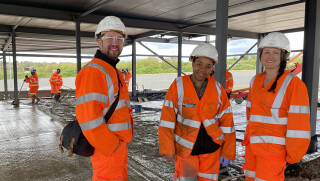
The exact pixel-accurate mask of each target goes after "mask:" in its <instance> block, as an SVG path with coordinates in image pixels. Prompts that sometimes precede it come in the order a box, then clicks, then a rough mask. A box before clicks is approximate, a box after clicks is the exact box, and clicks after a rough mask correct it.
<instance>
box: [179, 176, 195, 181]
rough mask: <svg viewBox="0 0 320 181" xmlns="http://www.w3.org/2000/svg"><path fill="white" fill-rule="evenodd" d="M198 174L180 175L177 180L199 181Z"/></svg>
mask: <svg viewBox="0 0 320 181" xmlns="http://www.w3.org/2000/svg"><path fill="white" fill-rule="evenodd" d="M197 178H198V177H197V176H195V177H178V178H177V179H176V181H197Z"/></svg>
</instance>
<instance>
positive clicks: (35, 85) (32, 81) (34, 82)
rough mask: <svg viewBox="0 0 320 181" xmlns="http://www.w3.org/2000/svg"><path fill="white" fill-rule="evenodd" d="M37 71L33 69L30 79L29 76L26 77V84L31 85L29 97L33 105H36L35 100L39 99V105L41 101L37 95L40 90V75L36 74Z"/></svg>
mask: <svg viewBox="0 0 320 181" xmlns="http://www.w3.org/2000/svg"><path fill="white" fill-rule="evenodd" d="M36 71H37V70H36V69H34V68H32V69H31V77H28V75H26V76H25V79H24V81H25V82H26V83H29V97H30V98H31V100H32V104H34V103H35V99H37V102H36V103H38V102H39V101H40V98H39V97H37V96H36V93H37V91H38V89H39V78H38V75H37V74H36Z"/></svg>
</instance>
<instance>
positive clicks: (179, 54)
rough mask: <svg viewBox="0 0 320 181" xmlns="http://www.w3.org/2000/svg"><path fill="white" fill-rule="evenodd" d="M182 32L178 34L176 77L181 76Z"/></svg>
mask: <svg viewBox="0 0 320 181" xmlns="http://www.w3.org/2000/svg"><path fill="white" fill-rule="evenodd" d="M181 66H182V32H179V34H178V77H181V72H182V67H181Z"/></svg>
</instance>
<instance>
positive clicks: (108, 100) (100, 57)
mask: <svg viewBox="0 0 320 181" xmlns="http://www.w3.org/2000/svg"><path fill="white" fill-rule="evenodd" d="M95 36H96V39H97V41H98V44H99V50H97V52H96V54H95V56H94V58H93V59H92V60H91V61H90V62H89V63H87V64H86V65H85V66H84V67H83V68H82V69H81V71H80V72H79V73H78V75H77V77H76V83H75V84H76V111H75V113H76V117H77V120H78V122H79V125H80V127H81V130H82V132H83V134H84V136H85V137H86V138H87V139H88V141H89V142H90V144H91V145H92V146H93V147H94V148H95V150H94V154H93V155H92V156H91V163H92V169H93V176H92V180H93V181H100V180H108V181H111V180H112V181H115V180H117V181H127V160H128V148H127V143H129V142H130V141H131V140H132V136H133V118H132V116H131V112H132V109H131V107H130V100H129V93H128V89H127V87H126V86H125V81H124V79H123V77H122V76H120V75H121V72H120V70H118V69H117V68H116V65H117V63H118V62H119V61H120V60H119V59H118V57H119V55H120V53H121V51H122V48H123V44H124V40H125V38H126V30H125V26H124V24H123V23H122V21H121V20H120V19H119V18H117V17H115V16H107V17H105V18H104V19H103V20H101V21H100V22H99V24H98V26H97V30H96V32H95ZM118 96H119V99H118V100H119V101H118V103H117V106H116V108H115V110H114V112H113V114H112V116H111V117H110V119H109V120H105V118H104V116H105V115H106V114H107V112H108V110H109V109H110V108H111V106H112V104H113V103H114V102H115V101H117V98H118ZM79 180H80V178H79Z"/></svg>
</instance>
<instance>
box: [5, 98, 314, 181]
mask: <svg viewBox="0 0 320 181" xmlns="http://www.w3.org/2000/svg"><path fill="white" fill-rule="evenodd" d="M30 102H31V101H30V99H24V100H21V104H20V107H19V108H14V107H13V106H12V105H11V102H9V101H8V102H5V101H0V110H1V114H0V132H1V134H0V144H1V146H0V180H91V176H92V168H91V162H90V158H85V157H80V156H77V155H75V156H73V157H72V158H69V157H68V156H67V153H64V154H61V153H60V151H59V149H58V144H59V137H60V134H61V131H62V129H63V127H64V125H65V124H67V122H68V121H72V120H73V119H74V118H75V115H74V106H75V105H74V97H72V95H70V97H69V96H66V97H65V98H64V99H63V100H62V102H61V103H59V102H56V101H54V100H52V99H42V100H41V101H40V103H39V104H38V105H32V104H31V103H30ZM132 104H133V105H135V104H140V105H142V107H153V108H161V107H162V104H163V102H162V101H155V102H143V103H138V102H132ZM245 104H246V102H245V101H244V102H243V103H242V104H239V105H238V104H236V103H235V102H233V101H231V105H232V108H233V113H234V120H235V127H236V130H244V129H245V121H246V118H245V114H244V112H245ZM132 115H133V117H134V121H135V125H134V126H135V134H134V137H133V141H132V142H131V143H129V144H128V148H129V155H128V157H129V160H128V181H147V180H151V181H164V180H168V181H171V180H173V172H174V165H173V164H171V163H168V162H167V161H166V160H165V159H164V158H163V157H162V156H159V154H158V134H157V132H158V128H157V127H158V122H159V120H160V111H149V110H143V111H142V112H140V113H136V112H133V113H132ZM319 130H320V129H319ZM237 138H239V139H243V132H241V131H240V132H237ZM318 146H320V144H319V145H318ZM243 155H244V148H243V147H242V146H241V145H240V142H237V158H236V161H232V162H231V163H232V164H234V165H240V166H241V165H242V164H243V162H244V159H243V158H242V157H241V156H243ZM231 171H232V170H231Z"/></svg>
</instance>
